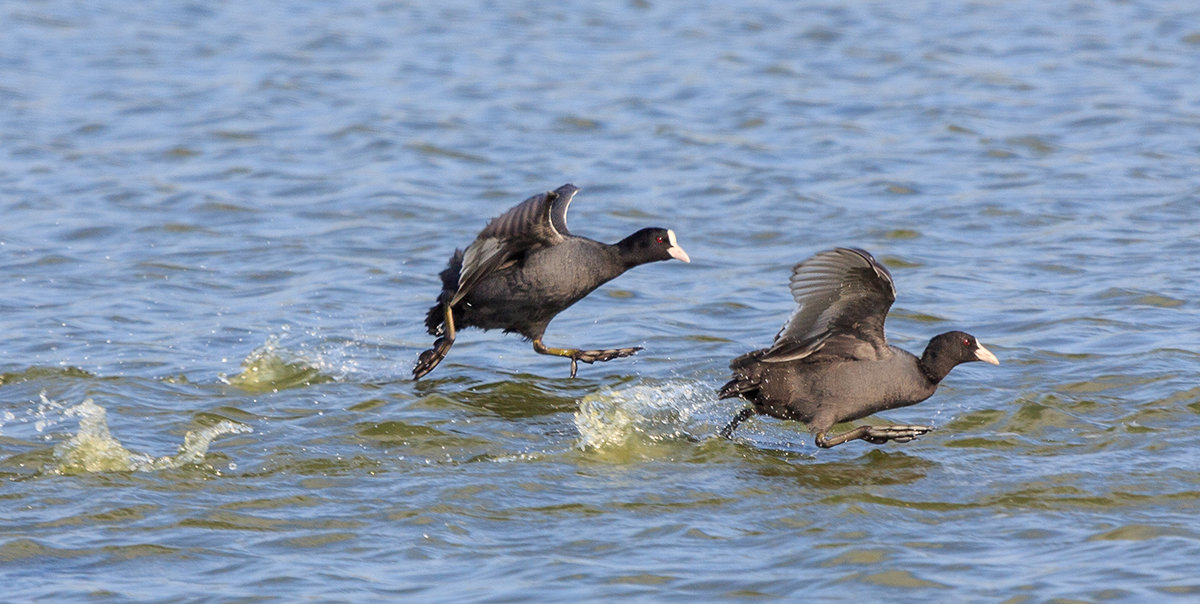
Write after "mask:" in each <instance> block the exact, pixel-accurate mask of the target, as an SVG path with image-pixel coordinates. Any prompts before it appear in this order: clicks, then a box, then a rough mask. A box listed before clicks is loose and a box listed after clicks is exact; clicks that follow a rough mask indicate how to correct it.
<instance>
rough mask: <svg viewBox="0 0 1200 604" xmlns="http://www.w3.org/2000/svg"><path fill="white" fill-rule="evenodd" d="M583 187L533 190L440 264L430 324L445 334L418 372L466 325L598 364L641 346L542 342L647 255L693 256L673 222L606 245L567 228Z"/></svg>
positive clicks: (665, 257) (655, 257)
mask: <svg viewBox="0 0 1200 604" xmlns="http://www.w3.org/2000/svg"><path fill="white" fill-rule="evenodd" d="M578 191H579V189H578V188H576V187H575V186H574V185H570V184H567V185H563V186H561V187H559V188H558V189H555V190H554V191H549V192H546V193H542V194H540V195H534V196H533V197H530V198H529V199H526V200H525V201H523V202H521V203H520V204H518V205H517V206H515V207H513V208H512V209H510V210H509V211H507V212H505V213H504V214H501V215H500V216H498V217H496V218H494V219H492V221H491V222H489V223H488V225H487V226H486V227H484V229H483V231H481V232H480V233H479V236H478V237H476V238H475V241H474V242H472V243H471V245H469V246H467V249H466V251H463V250H455V251H454V255H453V257H451V258H450V265H449V266H448V267H446V270H444V271H442V273H441V278H442V292H441V294H440V295H439V296H438V299H437V304H436V305H434V306H433V308H430V309H429V315H428V316H427V317H426V318H425V326H426V328H428V330H429V333H430V335H435V336H440V337H439V338H438V339H437V340H436V341H435V342H434V343H433V348H430V349H429V350H426V351H425V352H423V353H421V356H420V358H418V360H417V365H416V367H414V368H413V379H420V378H421V377H422V376H424V375H425V374H427V373H429V372H430V371H432V370H433V368H434V367H437V365H438V363H440V362H441V361H442V359H444V358H445V357H446V353H447V352H449V351H450V346H451V345H453V344H454V337H455V333H456V330H458V329H462V328H464V327H478V328H481V329H503V330H504V331H505V333H508V332H515V333H519V334H521V335H523V336H525V337H526V338H527V339H529V340H532V341H533V350H534V352H537V353H539V354H549V355H556V356H561V357H567V358H569V359H571V377H575V370H576V368H577V363H578V362H579V361H583V362H584V363H595V362H598V361H610V360H612V359H617V358H621V357H627V356H630V355H632V354H634V353H636V352H637V351H639V350H641V348H640V347H637V346H633V347H628V348H607V349H598V350H580V349H578V348H552V347H549V346H546V345H545V344H543V343H542V334H544V333H545V332H546V325H548V324H549V323H550V321H551V320H552V319H554V317H555V315H557V314H558V313H560V312H562V311H563V310H564V309H566V308H567V307H569V306H571V305H572V304H574V303H576V302H578V301H579V300H581V299H583V297H584V296H587V295H588V294H589V293H591V292H592V291H593V290H595V289H596V288H597V287H600V286H601V285H603V284H604V283H606V282H608V281H609V280H611V279H613V278H614V277H616V276H618V275H620V274H621V273H624V272H625V271H627V270H629V269H631V268H633V267H635V266H637V265H639V264H645V263H647V262H655V261H658V260H670V259H672V258H675V259H678V260H682V261H684V262H691V259H689V258H688V255H687V253H686V252H684V251H683V248H681V247H679V244H678V243H676V241H675V233H674V232H673V231H671V230H669V229H662V228H646V229H642V230H640V231H638V232H636V233H634V234H632V235H630V236H628V237H626V238H625V239H622V240H621V241H619V242H617V243H615V244H611V245H610V244H607V243H601V242H599V241H593V240H591V239H587V238H585V237H579V236H576V235H573V234H572V233H571V232H570V231H569V230H567V208H568V207H569V206H570V205H571V198H572V197H574V196H575V193H576V192H578Z"/></svg>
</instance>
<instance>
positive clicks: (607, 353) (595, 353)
mask: <svg viewBox="0 0 1200 604" xmlns="http://www.w3.org/2000/svg"><path fill="white" fill-rule="evenodd" d="M641 349H642V347H641V346H632V347H629V348H608V349H605V350H572V351H571V354H569V355H567V356H569V357H570V358H571V377H575V370H576V369H578V368H579V365H578V364H577V362H580V361H581V362H584V363H587V364H589V365H590V364H592V363H603V362H604V361H611V360H613V359H621V358H625V357H631V356H633V355H635V354H637V351H639V350H641Z"/></svg>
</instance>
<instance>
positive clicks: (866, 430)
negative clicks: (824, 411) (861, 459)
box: [816, 426, 933, 449]
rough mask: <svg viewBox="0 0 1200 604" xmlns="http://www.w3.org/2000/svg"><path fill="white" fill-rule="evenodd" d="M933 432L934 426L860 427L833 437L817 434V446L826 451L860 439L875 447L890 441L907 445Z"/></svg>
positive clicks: (822, 433) (821, 433)
mask: <svg viewBox="0 0 1200 604" xmlns="http://www.w3.org/2000/svg"><path fill="white" fill-rule="evenodd" d="M932 430H933V426H859V427H857V428H855V429H853V430H850V431H849V432H843V433H841V434H838V435H837V436H832V437H830V436H826V435H825V433H824V432H817V433H816V437H817V438H816V440H817V446H818V447H822V448H825V449H828V448H829V447H836V446H837V445H840V444H842V443H844V442H848V441H851V440H858V439H860V438H861V439H863V440H865V441H867V442H869V443H871V444H873V445H882V444H883V443H886V442H888V441H889V440H894V441H896V442H898V443H906V442H908V441H910V440H912V439H914V438H916V437H918V436H920V435H922V434H925V433H927V432H930V431H932Z"/></svg>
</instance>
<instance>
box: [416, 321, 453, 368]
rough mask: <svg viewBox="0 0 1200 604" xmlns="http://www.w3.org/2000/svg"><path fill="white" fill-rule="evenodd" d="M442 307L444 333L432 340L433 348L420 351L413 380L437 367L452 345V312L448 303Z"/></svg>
mask: <svg viewBox="0 0 1200 604" xmlns="http://www.w3.org/2000/svg"><path fill="white" fill-rule="evenodd" d="M443 308H444V309H445V310H444V311H443V312H445V313H446V314H445V319H444V323H443V325H444V326H445V332H446V334H445V335H443V336H442V337H440V338H438V339H437V340H435V341H434V343H433V348H430V349H429V350H426V351H425V352H422V353H421V356H420V357H418V358H417V366H416V367H413V379H414V380H419V379H421V378H422V377H424V376H425V374H427V373H429V372H430V371H433V368H434V367H437V366H438V363H441V362H442V359H444V358H446V354H447V353H449V352H450V347H451V346H453V345H454V313H453V312H451V311H450V305H448V304H447V305H445V306H444V307H443Z"/></svg>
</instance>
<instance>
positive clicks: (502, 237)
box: [450, 184, 579, 306]
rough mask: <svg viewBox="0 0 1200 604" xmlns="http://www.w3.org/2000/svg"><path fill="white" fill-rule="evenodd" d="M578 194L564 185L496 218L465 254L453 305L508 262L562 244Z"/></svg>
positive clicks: (574, 188) (571, 187)
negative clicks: (542, 248)
mask: <svg viewBox="0 0 1200 604" xmlns="http://www.w3.org/2000/svg"><path fill="white" fill-rule="evenodd" d="M578 191H579V189H578V188H577V187H576V186H575V185H569V184H568V185H563V186H561V187H559V188H557V189H555V190H553V191H547V192H545V193H541V194H538V195H534V196H533V197H530V198H529V199H526V200H525V201H522V202H521V203H519V204H517V205H516V206H514V207H513V208H512V209H510V210H509V211H507V212H505V213H503V214H501V215H499V216H497V217H495V218H493V219H492V220H491V222H489V223H488V224H487V226H486V227H483V230H482V231H480V232H479V236H478V237H476V238H475V241H473V242H471V245H469V246H467V249H466V251H465V252H463V263H462V271H461V272H460V273H459V276H458V290H457V291H456V292H455V293H454V297H453V298H451V299H450V305H451V306H453V305H455V304H457V303H458V302H459V300H462V298H463V296H466V295H467V293H468V292H470V291H471V289H472V288H474V287H475V285H476V284H477V283H479V281H480V280H481V279H483V278H484V277H486V276H487V275H488V274H490V273H492V272H493V271H495V270H497V269H499V268H500V267H501V266H503V265H504V264H505V263H506V262H509V261H510V260H513V259H515V258H516V257H518V256H520V255H521V254H523V253H526V252H529V251H532V250H534V249H537V248H540V247H548V246H551V245H554V244H556V243H559V242H561V241H562V240H563V239H564V237H566V236H568V235H570V234H571V232H570V231H568V230H567V208H568V207H570V205H571V198H572V197H574V196H575V193H576V192H578Z"/></svg>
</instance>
